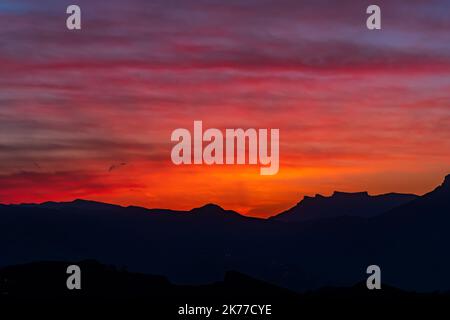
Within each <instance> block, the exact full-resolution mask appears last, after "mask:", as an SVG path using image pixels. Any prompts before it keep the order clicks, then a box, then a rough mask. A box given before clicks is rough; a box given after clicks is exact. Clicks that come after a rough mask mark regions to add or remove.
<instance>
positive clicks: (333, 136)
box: [0, 0, 450, 217]
mask: <svg viewBox="0 0 450 320" xmlns="http://www.w3.org/2000/svg"><path fill="white" fill-rule="evenodd" d="M70 4H77V5H79V6H80V7H81V11H82V30H80V31H69V30H67V28H66V18H67V14H66V8H67V6H68V5H70ZM370 4H372V3H371V2H368V1H356V0H355V1H345V0H344V1H321V0H319V1H300V0H276V1H268V0H247V1H244V0H241V1H237V0H226V1H225V0H221V1H219V0H184V1H172V0H152V1H144V0H131V1H118V0H110V1H98V0H77V1H71V2H68V1H49V0H40V1H31V0H29V1H25V0H14V1H12V0H6V1H5V0H2V3H1V4H0V203H24V202H25V203H30V202H44V201H50V200H52V201H70V200H73V199H76V198H83V199H90V200H97V201H105V202H109V203H115V204H120V205H138V206H144V207H149V208H172V209H191V208H193V207H198V206H201V205H203V204H205V203H216V204H219V205H221V206H222V207H224V208H226V209H233V210H237V211H239V212H241V213H243V214H247V215H250V216H259V217H267V216H270V215H273V214H275V213H277V212H280V211H282V210H285V209H287V208H289V207H291V206H293V205H295V204H296V203H297V202H299V201H300V200H301V199H302V197H303V196H304V195H314V194H317V193H320V194H323V195H330V194H331V193H332V192H333V191H334V190H339V191H347V192H355V191H368V192H369V193H370V194H380V193H387V192H405V193H416V194H423V193H426V192H428V191H430V190H432V189H433V188H434V187H435V186H436V185H438V184H440V183H441V181H442V180H443V177H444V176H445V175H446V174H448V173H450V166H449V163H450V161H449V160H450V19H449V15H450V2H449V1H412V0H408V1H377V4H378V5H379V6H380V7H381V11H382V13H381V14H382V29H381V30H375V31H370V30H368V29H367V28H366V18H367V16H368V15H367V14H366V8H367V6H368V5H370ZM194 120H202V121H203V126H204V127H205V128H219V129H225V128H244V129H246V128H256V129H257V128H279V129H280V170H279V172H278V174H276V175H273V176H261V175H260V174H259V166H254V165H234V166H220V165H213V166H207V165H191V166H189V165H183V166H176V165H174V164H173V163H172V162H171V159H170V152H171V149H172V147H173V146H174V143H173V142H171V140H170V136H171V133H172V131H173V130H175V129H177V128H188V129H190V130H191V131H192V126H193V121H194Z"/></svg>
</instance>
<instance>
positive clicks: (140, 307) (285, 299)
mask: <svg viewBox="0 0 450 320" xmlns="http://www.w3.org/2000/svg"><path fill="white" fill-rule="evenodd" d="M71 264H76V265H78V266H80V268H81V270H82V283H81V287H82V289H81V290H74V291H70V290H67V288H66V286H65V282H66V277H67V275H66V268H67V266H69V265H71ZM0 279H1V282H0V283H1V285H0V307H1V306H5V305H11V304H12V305H17V306H20V307H22V308H23V307H28V306H29V305H30V304H33V305H36V306H40V307H44V308H52V309H54V308H55V307H63V308H64V307H67V308H68V309H69V310H72V311H76V310H77V309H80V308H81V310H83V311H84V307H85V306H88V307H89V311H90V312H91V311H92V310H91V309H94V307H95V308H97V311H101V314H102V315H103V316H105V315H106V314H110V313H113V312H115V311H116V307H117V306H124V307H125V308H126V309H125V310H126V314H127V316H128V317H129V316H130V313H137V312H139V313H141V312H144V313H141V315H142V314H148V316H149V317H150V318H156V317H155V316H156V315H160V316H161V317H163V318H164V319H167V318H177V317H176V315H177V310H178V309H179V307H180V306H184V305H185V304H190V305H197V306H198V305H200V306H204V305H208V306H214V309H219V310H222V309H221V307H222V306H223V305H224V304H243V303H245V304H259V305H262V304H270V305H271V310H272V313H273V314H272V315H271V316H270V319H286V318H291V317H292V316H293V315H296V314H301V315H305V314H306V312H314V314H315V315H317V314H323V313H324V312H325V313H327V312H329V313H330V315H333V316H336V313H337V312H345V315H346V316H347V317H348V316H349V315H352V314H354V315H357V316H358V317H361V314H364V313H365V312H368V310H370V313H371V314H372V315H373V314H374V313H375V314H376V313H377V311H378V312H380V313H381V314H382V313H383V312H385V311H386V310H387V309H389V311H390V313H392V309H396V310H400V311H402V314H403V315H405V314H409V312H411V311H412V310H417V308H418V307H420V308H424V310H427V311H428V314H430V313H431V312H433V311H436V309H438V308H439V309H444V308H446V306H447V305H448V302H449V301H450V293H431V294H418V293H413V292H405V291H402V290H399V289H396V288H392V287H389V286H386V285H382V286H383V289H382V290H375V291H370V290H367V288H366V286H365V284H364V283H359V284H356V285H353V286H350V287H326V288H322V289H320V290H316V291H310V292H307V293H297V292H294V291H290V290H287V289H283V288H280V287H277V286H274V285H271V284H269V283H266V282H263V281H259V280H256V279H254V278H252V277H249V276H247V275H244V274H241V273H239V272H234V271H230V272H227V273H226V274H225V276H224V279H223V280H220V281H218V282H215V283H211V284H206V285H198V286H186V285H176V284H173V283H171V282H170V281H169V280H168V279H167V278H165V277H162V276H155V275H148V274H142V273H132V272H129V271H126V270H124V269H118V268H116V267H114V266H106V265H102V264H99V263H98V262H96V261H92V260H90V261H80V262H61V261H60V262H36V263H31V264H25V265H17V266H10V267H5V268H3V269H0ZM412 306H414V308H412ZM33 310H35V308H34V307H33ZM60 315H61V314H60ZM220 315H221V314H220V312H218V313H217V312H215V313H214V315H213V316H212V317H211V318H214V319H217V318H220ZM228 317H229V316H228ZM235 317H236V316H235ZM179 318H181V317H179ZM224 318H227V317H226V316H225V317H224ZM240 318H241V317H239V319H240ZM252 318H255V316H252ZM258 319H259V318H258Z"/></svg>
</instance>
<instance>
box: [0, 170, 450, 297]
mask: <svg viewBox="0 0 450 320" xmlns="http://www.w3.org/2000/svg"><path fill="white" fill-rule="evenodd" d="M0 210H1V213H0V252H1V253H2V258H1V260H0V265H1V266H7V265H15V264H21V263H29V262H33V261H45V260H60V261H78V260H83V259H95V260H98V261H100V262H101V263H105V264H110V265H117V266H125V267H127V268H128V270H130V271H132V272H142V273H146V274H157V275H163V276H165V277H167V278H168V279H169V280H170V281H171V282H173V283H176V284H195V285H199V284H205V283H211V282H214V281H220V280H222V279H223V277H224V274H225V273H226V272H227V271H229V270H236V271H238V272H241V273H244V274H247V275H249V276H251V277H253V278H256V279H260V280H262V281H265V282H268V283H272V284H275V285H277V286H281V287H284V288H289V289H291V290H295V291H300V292H301V291H305V290H316V289H319V288H322V287H325V286H351V285H354V284H355V283H359V282H361V281H365V279H366V278H367V275H366V273H365V271H366V268H367V266H368V265H371V264H377V265H379V266H380V267H381V270H382V280H383V282H384V283H386V284H387V285H392V286H395V287H398V288H400V289H403V290H409V291H413V290H416V291H434V290H444V291H445V290H449V289H450V274H449V272H448V270H450V255H448V246H449V244H450V233H449V232H448V230H449V228H450V176H447V177H446V179H445V181H444V183H443V184H442V185H441V186H439V187H438V188H436V189H435V190H434V191H432V192H430V193H428V194H426V195H424V196H421V197H417V198H415V199H413V200H412V201H409V202H407V203H405V204H402V205H399V206H397V207H395V208H391V209H390V210H388V211H387V212H385V213H381V214H379V215H376V216H372V217H369V218H367V217H363V216H362V215H359V216H348V215H347V216H332V217H329V218H323V219H316V220H312V221H304V222H296V223H293V222H284V221H277V219H269V220H263V219H255V218H248V217H244V216H242V215H239V214H238V213H236V212H234V211H227V210H224V209H222V208H220V207H219V206H216V205H212V204H210V205H206V206H204V207H201V208H196V209H193V210H191V211H172V210H164V209H152V210H149V209H144V208H138V207H126V208H125V207H120V206H114V205H108V204H102V203H97V202H90V201H83V200H76V201H74V202H69V203H51V202H49V203H44V204H41V205H34V204H28V205H8V206H5V205H3V206H0Z"/></svg>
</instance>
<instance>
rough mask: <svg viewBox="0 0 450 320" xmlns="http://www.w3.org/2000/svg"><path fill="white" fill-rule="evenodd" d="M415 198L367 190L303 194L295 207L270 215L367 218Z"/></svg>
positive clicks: (294, 219)
mask: <svg viewBox="0 0 450 320" xmlns="http://www.w3.org/2000/svg"><path fill="white" fill-rule="evenodd" d="M416 198H417V196H416V195H413V194H400V193H388V194H381V195H376V196H371V195H369V194H368V192H366V191H362V192H341V191H335V192H334V193H333V194H332V195H331V196H329V197H324V196H322V195H316V196H315V197H308V196H305V197H304V198H303V200H302V201H300V202H299V203H298V204H297V205H296V206H294V207H292V208H290V209H288V210H286V211H284V212H282V213H280V214H279V215H277V216H274V217H272V218H274V219H277V220H280V221H287V222H299V221H307V220H318V219H324V218H326V219H328V218H332V217H337V216H354V217H364V218H369V217H373V216H376V215H379V214H382V213H384V212H386V211H388V210H390V209H392V208H394V207H396V206H399V205H402V204H404V203H407V202H409V201H412V200H414V199H416Z"/></svg>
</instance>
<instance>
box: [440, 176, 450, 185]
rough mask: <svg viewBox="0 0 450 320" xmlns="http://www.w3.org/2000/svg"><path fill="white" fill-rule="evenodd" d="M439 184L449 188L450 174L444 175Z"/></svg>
mask: <svg viewBox="0 0 450 320" xmlns="http://www.w3.org/2000/svg"><path fill="white" fill-rule="evenodd" d="M441 186H442V187H445V188H450V174H448V175H446V176H445V178H444V182H443V183H442V185H441Z"/></svg>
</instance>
